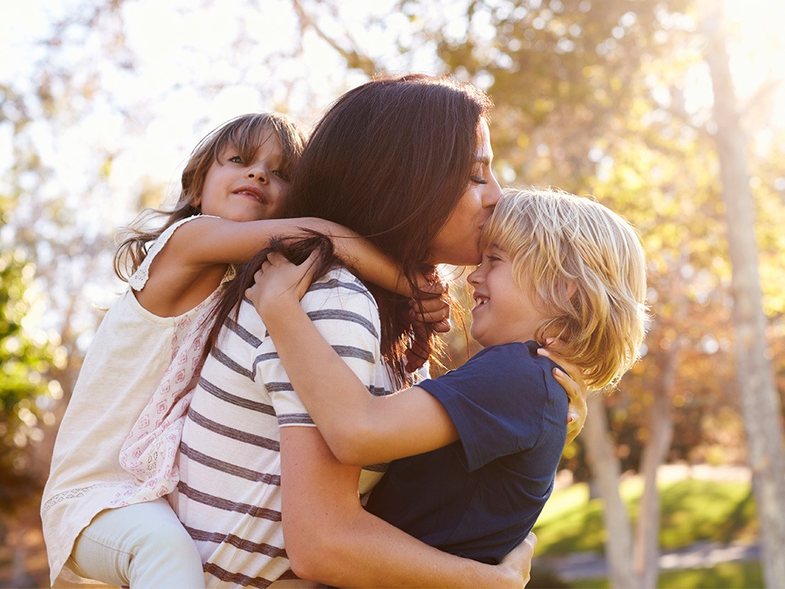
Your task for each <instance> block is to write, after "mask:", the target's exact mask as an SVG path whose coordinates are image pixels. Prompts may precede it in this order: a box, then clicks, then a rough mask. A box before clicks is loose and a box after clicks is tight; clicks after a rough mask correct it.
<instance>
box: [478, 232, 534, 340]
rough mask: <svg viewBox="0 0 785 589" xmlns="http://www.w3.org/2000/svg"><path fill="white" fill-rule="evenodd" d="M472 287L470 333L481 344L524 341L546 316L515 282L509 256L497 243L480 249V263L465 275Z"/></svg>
mask: <svg viewBox="0 0 785 589" xmlns="http://www.w3.org/2000/svg"><path fill="white" fill-rule="evenodd" d="M467 280H468V282H469V284H471V285H472V286H473V287H474V308H473V309H472V328H471V333H472V337H473V338H474V339H476V340H477V341H478V342H480V343H481V344H482V345H483V346H486V347H487V346H493V345H498V344H507V343H512V342H525V341H528V340H530V339H533V338H534V333H535V331H536V330H537V327H538V326H539V325H540V324H541V323H542V322H543V321H545V320H546V319H547V318H548V316H547V315H546V314H545V313H544V312H543V311H542V310H541V309H540V306H539V305H535V301H534V300H532V297H531V296H530V295H529V293H528V292H527V291H526V290H524V289H522V288H521V287H519V286H518V284H517V282H516V281H515V279H514V278H513V274H512V260H511V259H510V256H508V255H507V253H506V252H505V251H503V250H501V249H499V248H498V247H496V246H493V245H492V246H489V247H488V248H486V249H485V250H484V251H483V252H482V263H481V264H480V266H479V267H478V268H477V269H476V270H475V271H474V272H472V273H471V274H469V276H468V278H467Z"/></svg>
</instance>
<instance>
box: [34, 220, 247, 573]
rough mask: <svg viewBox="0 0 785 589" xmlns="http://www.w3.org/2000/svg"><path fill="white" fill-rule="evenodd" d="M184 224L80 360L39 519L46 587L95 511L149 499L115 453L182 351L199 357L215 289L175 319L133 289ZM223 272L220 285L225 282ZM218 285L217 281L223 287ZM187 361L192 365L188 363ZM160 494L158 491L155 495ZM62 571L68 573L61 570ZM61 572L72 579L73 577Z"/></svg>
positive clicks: (159, 243) (158, 245)
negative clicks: (152, 306)
mask: <svg viewBox="0 0 785 589" xmlns="http://www.w3.org/2000/svg"><path fill="white" fill-rule="evenodd" d="M194 218H196V217H189V218H188V219H183V220H181V221H179V222H177V223H175V224H173V225H172V226H171V227H169V228H168V229H167V230H166V231H164V233H163V234H162V235H161V236H160V237H159V238H158V239H157V240H156V241H155V243H153V245H152V246H151V247H150V249H149V251H148V254H147V256H146V258H145V259H144V261H143V262H142V264H141V265H140V266H139V268H138V269H137V271H136V272H135V273H134V275H133V276H132V277H131V278H130V279H129V281H128V283H129V288H128V289H126V291H125V292H124V293H123V294H122V295H121V297H120V298H119V299H118V300H117V301H116V302H115V303H114V304H113V305H112V307H111V308H110V309H109V311H108V312H107V313H106V316H105V317H104V319H103V321H102V322H101V325H100V326H99V328H98V331H97V332H96V334H95V338H94V339H93V342H92V344H91V346H90V349H89V350H88V352H87V355H86V356H85V360H84V364H83V365H82V369H81V371H80V373H79V377H78V379H77V382H76V385H75V387H74V391H73V394H72V396H71V399H70V401H69V403H68V407H67V409H66V412H65V415H64V417H63V420H62V423H61V425H60V430H59V431H58V434H57V440H56V442H55V447H54V452H53V455H52V464H51V470H50V474H49V479H48V480H47V483H46V487H45V489H44V493H43V497H42V501H41V503H42V505H41V520H42V523H43V530H44V539H45V541H46V546H47V553H48V556H49V568H50V574H51V582H52V583H53V584H54V582H55V580H56V579H57V578H58V577H59V576H60V575H61V573H65V571H64V569H63V567H64V565H65V563H66V561H67V560H68V558H69V556H70V554H71V550H72V548H73V544H74V542H75V540H76V538H77V537H78V535H79V534H80V533H81V531H82V530H83V529H84V528H85V527H86V526H87V525H88V524H89V523H90V521H91V520H92V519H93V517H95V516H96V515H97V514H98V513H99V512H101V511H103V510H105V509H108V508H112V507H117V506H120V505H128V504H131V503H138V502H140V501H144V500H148V499H149V498H151V496H150V492H149V491H150V489H149V488H145V486H144V482H143V481H140V480H139V479H137V478H136V477H134V476H132V475H131V474H130V473H129V472H127V471H125V470H124V469H123V468H122V467H121V465H120V462H119V461H118V455H119V454H120V450H121V448H122V446H123V444H124V443H125V441H126V437H127V436H128V433H129V431H131V429H132V427H133V426H134V424H135V422H137V420H138V419H139V418H140V416H143V415H144V414H145V413H146V412H149V410H150V404H151V403H152V401H153V398H154V394H155V392H156V391H157V390H158V388H159V386H160V385H161V383H162V380H163V377H164V375H165V374H167V373H168V372H171V370H173V369H174V370H175V373H176V374H178V375H182V376H183V377H184V376H185V371H183V369H182V367H181V366H179V367H176V368H173V362H174V360H175V359H176V358H177V357H178V353H179V352H181V351H182V350H183V347H184V346H188V347H189V350H188V351H189V357H190V358H192V359H193V358H195V357H196V358H200V357H201V351H202V350H201V348H200V347H199V346H201V345H203V343H202V340H203V336H204V335H205V333H206V332H205V330H206V329H209V326H210V325H211V322H210V321H209V320H208V321H207V322H206V323H205V322H204V320H205V319H209V318H210V315H211V311H212V309H213V305H214V303H215V302H216V300H217V296H218V294H219V292H220V291H221V290H222V288H221V287H219V288H218V289H216V290H215V291H214V292H213V293H212V294H211V295H210V296H209V297H207V299H205V300H204V301H203V302H202V303H200V304H199V305H197V306H196V307H194V308H193V309H191V310H190V311H188V312H186V313H184V314H182V315H178V316H177V317H159V316H157V315H154V314H153V313H151V312H150V311H148V310H147V309H145V308H144V307H142V306H141V305H140V304H139V302H138V301H137V299H136V296H135V295H134V291H139V290H142V289H143V288H144V287H145V284H146V283H147V279H148V276H149V274H148V273H149V268H150V264H151V263H152V261H153V259H154V258H155V256H156V255H157V254H158V253H159V252H160V251H161V250H162V248H163V247H164V246H165V245H166V242H167V241H168V240H169V238H170V237H171V235H172V234H173V233H174V232H175V231H176V230H177V228H178V227H180V226H181V225H182V224H183V223H187V222H189V221H191V220H192V219H194ZM232 275H233V272H229V273H227V276H226V277H225V278H224V282H225V281H226V280H227V279H229V278H231V276H232ZM222 284H223V283H222ZM192 362H193V360H192ZM155 492H156V493H159V494H158V495H155V496H156V497H157V496H161V495H163V494H164V493H166V492H168V491H166V490H165V488H164V487H161V488H158V489H156V490H155ZM66 570H67V569H66ZM68 573H70V574H64V575H63V576H64V578H65V577H70V579H71V580H77V579H75V578H74V575H73V573H71V572H70V571H68Z"/></svg>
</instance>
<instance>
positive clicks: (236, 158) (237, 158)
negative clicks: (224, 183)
mask: <svg viewBox="0 0 785 589" xmlns="http://www.w3.org/2000/svg"><path fill="white" fill-rule="evenodd" d="M229 161H230V162H232V163H233V164H242V163H243V158H242V157H240V156H239V155H233V156H232V157H230V158H229Z"/></svg>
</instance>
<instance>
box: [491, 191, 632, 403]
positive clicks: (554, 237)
mask: <svg viewBox="0 0 785 589" xmlns="http://www.w3.org/2000/svg"><path fill="white" fill-rule="evenodd" d="M489 245H493V246H496V247H498V248H500V249H501V250H503V251H504V252H506V253H507V254H508V255H509V256H510V258H511V260H512V267H513V276H514V278H515V280H516V282H517V284H518V286H519V287H520V288H522V289H525V290H526V291H527V292H528V293H529V294H530V295H531V296H532V298H533V300H535V301H539V303H540V304H541V306H542V308H541V311H543V312H545V313H546V314H547V315H548V316H549V317H550V318H549V319H548V320H546V321H545V322H543V324H542V325H540V326H539V327H538V329H537V332H536V334H535V339H536V340H537V341H538V342H539V343H540V344H544V343H545V338H546V337H547V338H550V337H556V338H559V339H561V340H562V342H563V346H562V347H560V348H559V354H560V355H561V356H563V357H564V358H565V359H566V360H568V361H570V362H573V363H574V364H576V365H577V366H578V367H579V368H580V369H581V370H582V372H583V376H584V379H585V382H586V384H587V386H588V387H589V388H592V389H600V388H603V387H605V386H608V385H613V384H615V383H617V382H618V380H619V379H620V378H621V377H622V375H623V374H624V373H625V372H626V371H627V370H628V369H629V368H630V367H631V366H632V364H633V363H634V362H635V361H636V360H637V358H638V354H639V351H640V346H641V344H642V342H643V338H644V335H645V324H646V317H647V315H646V304H645V299H646V260H645V255H644V252H643V247H642V246H641V243H640V239H639V238H638V235H637V233H636V231H635V229H634V228H633V227H632V226H631V225H630V224H629V223H628V222H627V221H626V220H625V219H623V218H622V217H621V216H619V215H618V214H616V213H614V212H613V211H611V210H610V209H609V208H607V207H605V206H603V205H601V204H600V203H598V202H596V201H594V200H592V199H590V198H586V197H579V196H575V195H573V194H569V193H567V192H563V191H561V190H558V189H536V188H526V189H522V190H510V189H508V190H507V191H505V194H504V195H503V196H502V198H501V199H500V200H499V202H498V204H497V205H496V209H495V210H494V212H493V215H492V216H491V218H490V220H489V221H488V222H487V223H486V224H485V229H484V232H483V236H482V247H483V248H485V247H487V246H489Z"/></svg>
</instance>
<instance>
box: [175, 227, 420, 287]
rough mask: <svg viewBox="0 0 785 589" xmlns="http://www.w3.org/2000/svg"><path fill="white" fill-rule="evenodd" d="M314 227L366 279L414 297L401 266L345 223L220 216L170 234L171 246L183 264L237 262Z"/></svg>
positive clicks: (198, 264) (199, 264)
mask: <svg viewBox="0 0 785 589" xmlns="http://www.w3.org/2000/svg"><path fill="white" fill-rule="evenodd" d="M303 230H312V231H317V232H319V233H322V234H324V235H327V236H328V237H329V238H330V239H331V240H332V242H333V246H334V247H335V253H336V255H337V256H338V257H339V258H340V259H341V260H342V261H343V262H344V263H345V264H346V265H347V266H351V267H353V268H355V269H356V270H357V272H358V273H359V275H360V277H361V278H362V279H363V280H367V281H368V282H372V283H373V284H377V285H379V286H381V287H383V288H385V289H387V290H389V291H392V292H397V293H399V294H403V295H406V296H411V290H410V288H409V284H408V283H407V282H406V280H405V278H404V277H403V275H402V274H401V272H400V267H399V266H398V264H396V263H395V262H394V261H393V260H392V259H391V258H390V257H389V256H387V255H386V254H384V253H383V252H382V251H381V250H379V248H377V247H376V246H374V245H373V244H371V243H370V242H369V241H368V240H367V239H364V238H362V237H360V235H358V234H357V233H355V232H354V231H352V230H350V229H347V228H346V227H344V226H342V225H338V224H337V223H333V222H332V221H327V220H325V219H319V218H316V217H301V218H296V219H264V220H261V221H244V222H240V221H230V220H227V219H220V218H217V217H203V218H199V219H194V220H193V221H191V222H190V223H186V224H185V225H183V226H182V227H181V228H180V229H179V230H178V231H177V232H175V234H174V235H172V239H171V240H170V242H171V247H172V249H176V250H178V251H179V254H180V257H181V259H182V261H183V263H185V264H189V265H192V266H209V265H212V264H239V263H242V262H247V261H248V260H250V259H251V258H252V257H253V256H254V255H255V254H256V253H258V252H259V250H261V249H264V248H265V247H267V246H269V245H270V240H271V239H272V238H273V237H275V236H283V235H298V234H302V235H304V231H303Z"/></svg>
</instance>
